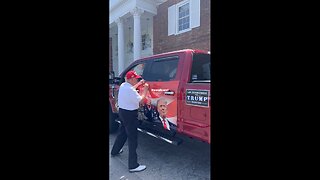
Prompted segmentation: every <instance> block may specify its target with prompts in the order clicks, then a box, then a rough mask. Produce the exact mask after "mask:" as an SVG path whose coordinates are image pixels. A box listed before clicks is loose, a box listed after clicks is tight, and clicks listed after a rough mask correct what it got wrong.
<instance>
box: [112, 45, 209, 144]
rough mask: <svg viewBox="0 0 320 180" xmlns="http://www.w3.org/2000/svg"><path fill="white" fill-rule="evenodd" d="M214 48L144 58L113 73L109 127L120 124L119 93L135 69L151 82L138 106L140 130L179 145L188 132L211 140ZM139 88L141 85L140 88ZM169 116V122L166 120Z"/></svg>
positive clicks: (115, 128)
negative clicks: (127, 74)
mask: <svg viewBox="0 0 320 180" xmlns="http://www.w3.org/2000/svg"><path fill="white" fill-rule="evenodd" d="M210 64H211V59H210V52H208V51H203V50H193V49H184V50H179V51H173V52H167V53H163V54H158V55H153V56H150V57H146V58H142V59H139V60H136V61H134V62H133V63H132V64H130V65H129V66H128V67H127V68H126V69H125V70H124V71H123V72H122V73H121V74H120V77H114V73H113V72H112V73H111V75H110V77H109V103H110V104H109V130H110V133H112V132H115V131H116V130H117V128H118V126H119V123H120V121H118V119H117V118H118V115H117V113H118V106H117V95H118V89H119V85H120V84H121V83H122V82H124V76H125V74H126V73H127V72H128V71H130V70H135V71H136V72H137V73H138V74H139V75H141V76H142V77H143V79H144V80H145V81H146V82H147V83H148V84H149V91H148V93H147V97H146V98H145V99H144V101H143V102H142V103H141V104H140V108H139V110H138V112H139V115H138V119H139V122H140V123H139V128H138V130H139V131H141V132H143V133H146V134H148V135H151V136H153V137H156V138H159V139H161V140H164V141H166V142H169V143H172V144H175V145H178V144H180V143H181V142H182V140H181V138H179V137H178V136H177V134H179V135H185V136H188V137H192V138H196V139H198V140H201V141H204V142H207V143H209V144H210V141H211V138H210V127H211V125H210V116H211V115H210V106H211V105H210V104H211V94H210V81H211V76H210V71H211V65H210ZM137 90H138V91H139V87H138V89H137ZM164 119H166V122H167V123H165V122H164V121H163V120H164Z"/></svg>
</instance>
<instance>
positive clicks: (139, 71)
mask: <svg viewBox="0 0 320 180" xmlns="http://www.w3.org/2000/svg"><path fill="white" fill-rule="evenodd" d="M146 65H147V64H146V63H140V64H136V65H134V66H133V67H131V68H130V69H129V70H127V71H126V72H125V73H123V75H122V78H121V79H120V84H121V83H123V82H124V81H125V75H126V74H127V72H128V71H131V70H134V71H135V72H136V73H137V74H138V75H140V76H142V77H144V76H143V73H145V67H146Z"/></svg>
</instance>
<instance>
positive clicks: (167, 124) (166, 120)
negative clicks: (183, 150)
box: [159, 116, 170, 130]
mask: <svg viewBox="0 0 320 180" xmlns="http://www.w3.org/2000/svg"><path fill="white" fill-rule="evenodd" d="M159 118H160V121H161V123H162V125H163V123H166V126H167V129H168V130H170V124H169V122H168V119H167V118H164V122H163V119H162V117H161V116H159ZM163 128H164V125H163Z"/></svg>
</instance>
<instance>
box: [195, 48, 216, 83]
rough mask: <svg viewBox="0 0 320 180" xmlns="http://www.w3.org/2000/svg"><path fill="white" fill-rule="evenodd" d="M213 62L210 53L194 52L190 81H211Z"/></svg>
mask: <svg viewBox="0 0 320 180" xmlns="http://www.w3.org/2000/svg"><path fill="white" fill-rule="evenodd" d="M210 75H211V62H210V55H209V54H194V55H193V61H192V68H191V76H190V82H194V83H196V82H210V81H211V76H210Z"/></svg>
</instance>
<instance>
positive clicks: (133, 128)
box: [111, 108, 139, 169]
mask: <svg viewBox="0 0 320 180" xmlns="http://www.w3.org/2000/svg"><path fill="white" fill-rule="evenodd" d="M119 118H120V121H121V127H120V132H119V134H118V136H117V138H116V141H115V142H114V144H113V147H112V150H111V154H112V155H114V154H117V153H118V152H119V151H120V149H121V148H122V147H123V145H124V144H125V142H126V140H127V138H128V145H129V159H128V165H129V169H134V168H136V167H138V166H139V164H138V162H137V152H136V150H137V147H138V130H137V127H138V110H133V111H129V110H125V109H121V108H119Z"/></svg>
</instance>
